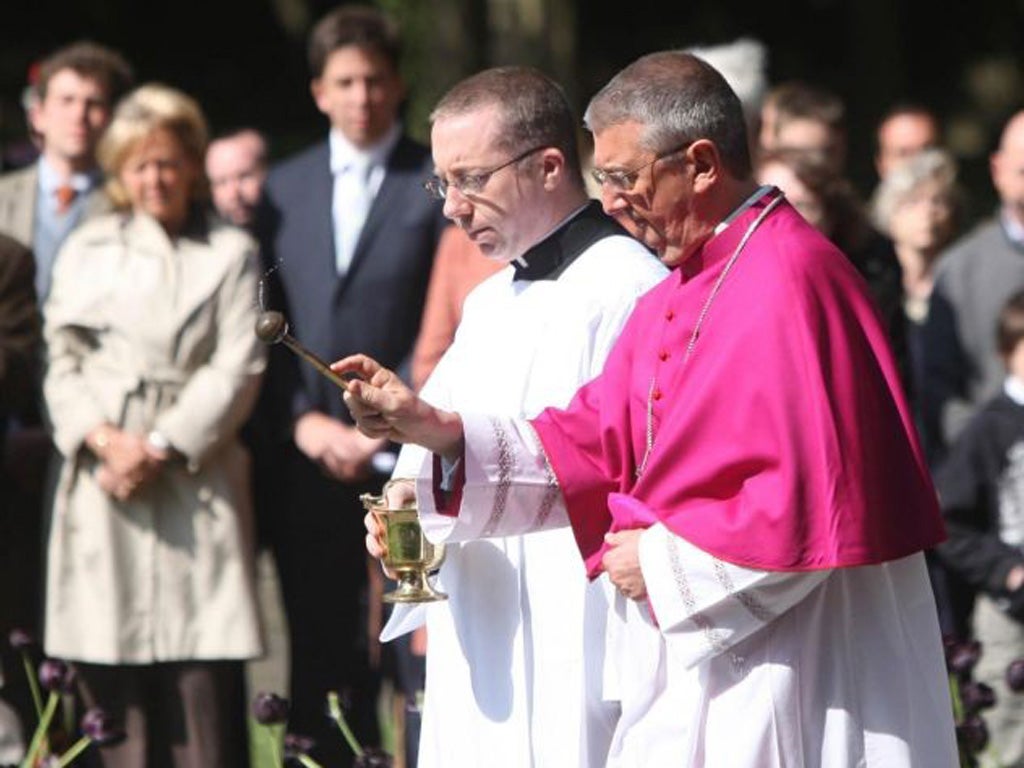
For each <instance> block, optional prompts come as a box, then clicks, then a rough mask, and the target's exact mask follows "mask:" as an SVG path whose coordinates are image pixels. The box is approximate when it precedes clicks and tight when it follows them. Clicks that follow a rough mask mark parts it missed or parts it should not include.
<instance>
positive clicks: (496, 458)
mask: <svg viewBox="0 0 1024 768" xmlns="http://www.w3.org/2000/svg"><path fill="white" fill-rule="evenodd" d="M461 416H462V425H463V430H464V432H465V438H466V439H465V444H466V449H465V453H464V455H463V458H462V467H461V469H460V474H464V481H463V482H461V483H459V485H458V487H457V488H456V489H455V491H454V493H453V496H454V497H455V499H456V501H455V502H454V503H452V504H450V508H448V507H445V508H439V507H438V503H437V502H438V501H439V500H440V499H439V496H440V491H439V488H438V486H439V481H440V471H439V464H440V461H439V460H437V459H436V457H434V456H432V455H428V456H426V457H425V458H424V462H426V463H425V464H424V466H423V468H422V471H421V472H420V475H419V480H418V481H417V487H416V498H417V502H418V504H419V510H420V520H421V522H422V524H423V532H424V533H425V534H426V536H427V538H428V539H430V540H431V541H433V542H435V543H440V542H444V541H470V540H473V539H482V538H489V537H493V536H517V535H520V534H524V533H529V532H531V531H543V530H549V529H552V528H563V527H565V526H567V525H568V524H569V518H568V515H567V514H566V511H565V502H564V501H563V499H562V492H561V490H560V489H559V487H558V483H557V481H556V479H555V474H554V472H553V471H552V470H551V467H550V466H549V465H548V461H547V458H546V457H545V456H544V451H543V449H542V448H541V444H540V440H539V439H538V438H537V435H536V433H535V432H534V431H533V428H532V427H531V426H530V424H529V422H528V421H526V420H525V419H513V418H507V417H499V416H480V415H477V414H472V413H463V414H461ZM435 461H436V462H437V463H436V464H434V466H433V468H432V467H431V466H430V464H432V463H434V462H435ZM432 470H433V471H432Z"/></svg>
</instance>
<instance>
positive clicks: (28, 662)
mask: <svg viewBox="0 0 1024 768" xmlns="http://www.w3.org/2000/svg"><path fill="white" fill-rule="evenodd" d="M21 663H22V664H23V665H24V667H25V677H27V678H28V687H29V690H30V691H32V703H33V704H35V705H36V718H37V719H38V718H40V717H42V716H43V695H42V694H41V693H40V692H39V678H37V677H36V672H35V670H34V669H32V659H30V658H29V657H28V651H22V652H21Z"/></svg>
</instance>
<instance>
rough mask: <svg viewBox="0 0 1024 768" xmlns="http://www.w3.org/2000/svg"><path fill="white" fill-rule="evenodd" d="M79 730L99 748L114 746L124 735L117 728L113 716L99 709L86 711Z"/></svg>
mask: <svg viewBox="0 0 1024 768" xmlns="http://www.w3.org/2000/svg"><path fill="white" fill-rule="evenodd" d="M81 728H82V733H83V734H85V735H86V736H88V737H89V738H90V739H92V741H93V742H95V743H96V744H99V745H100V746H101V747H102V746H106V745H108V744H116V743H117V742H119V741H121V740H122V739H123V738H124V735H125V734H124V731H122V730H121V729H120V728H118V727H117V724H116V723H115V721H114V718H113V716H112V715H111V714H110V713H109V712H106V711H105V710H102V709H100V708H99V707H93V708H91V709H89V710H87V711H86V713H85V715H84V716H83V717H82V722H81Z"/></svg>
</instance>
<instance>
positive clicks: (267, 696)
mask: <svg viewBox="0 0 1024 768" xmlns="http://www.w3.org/2000/svg"><path fill="white" fill-rule="evenodd" d="M288 709H289V706H288V699H285V698H282V697H281V696H278V695H277V694H276V693H257V694H256V698H254V699H253V700H252V716H253V717H255V718H256V722H258V723H262V724H263V725H275V724H277V723H284V722H287V721H288Z"/></svg>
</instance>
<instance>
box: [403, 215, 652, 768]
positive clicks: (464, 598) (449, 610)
mask: <svg viewBox="0 0 1024 768" xmlns="http://www.w3.org/2000/svg"><path fill="white" fill-rule="evenodd" d="M524 259H525V262H526V266H525V267H524V266H523V265H518V266H514V267H513V266H510V267H508V268H506V269H504V270H502V271H500V272H498V273H497V274H495V275H493V276H491V277H490V278H488V279H487V280H485V281H484V282H483V283H482V284H481V285H479V286H478V287H477V288H476V289H474V291H473V292H472V293H471V294H470V295H469V297H468V298H467V300H466V303H465V308H464V313H463V318H462V322H461V324H460V326H459V329H458V331H457V333H456V336H455V340H454V342H453V344H452V346H451V347H450V348H449V350H448V351H447V352H446V353H445V355H444V357H443V358H442V359H441V361H440V363H439V364H438V366H437V368H436V369H435V371H434V372H433V374H432V375H431V377H430V379H429V380H428V382H427V384H426V386H425V387H424V389H423V391H422V393H421V394H422V396H423V397H424V399H426V400H427V401H429V402H431V403H434V404H435V405H437V406H439V407H442V408H447V409H458V408H469V409H486V410H489V411H493V412H497V413H504V414H509V415H515V416H523V415H525V416H533V415H536V414H537V413H539V412H540V411H541V410H542V409H543V408H544V407H546V406H548V405H552V404H558V405H565V404H567V403H568V402H569V399H570V398H571V397H572V395H573V394H574V393H575V391H576V390H577V389H578V388H579V386H580V385H581V384H583V383H585V382H587V381H589V380H590V379H591V378H593V376H595V375H596V374H597V373H598V372H600V370H601V368H602V366H603V364H604V361H605V358H606V356H607V353H608V351H609V350H610V349H611V346H612V344H613V342H614V340H615V339H616V338H617V337H618V334H619V332H620V331H621V329H622V327H623V325H624V324H625V322H626V319H627V317H628V316H629V313H630V312H631V310H632V308H633V306H634V305H635V303H636V301H637V299H638V298H639V297H640V296H641V295H642V294H643V293H645V292H646V291H647V290H648V289H650V288H651V287H653V286H654V285H656V284H657V283H658V282H659V281H660V280H661V279H662V278H663V277H664V276H665V274H666V270H665V268H664V267H663V266H662V265H661V264H660V263H659V262H658V260H657V259H656V258H655V257H654V256H652V255H651V254H650V253H649V252H648V251H647V250H646V249H645V248H643V246H641V245H640V244H639V243H637V242H636V241H634V240H633V239H631V238H629V237H627V236H625V233H624V232H623V230H621V229H620V228H619V227H618V226H617V225H615V224H614V223H613V222H612V221H611V220H610V219H608V218H607V217H605V216H604V215H603V214H602V213H601V212H600V206H599V205H597V204H596V203H591V204H590V205H588V206H587V207H586V208H585V209H583V210H581V211H579V212H578V213H577V214H575V215H574V216H573V217H572V219H571V220H570V221H569V222H567V223H566V224H564V225H563V226H562V227H560V228H559V229H558V230H557V231H556V232H554V233H553V234H552V235H551V236H549V237H548V238H546V239H545V240H544V241H543V242H542V243H540V244H538V245H537V246H535V247H534V248H533V249H531V250H530V251H529V252H527V253H526V254H525V255H524ZM424 458H425V454H424V452H423V451H422V449H419V448H417V447H414V446H406V447H405V448H404V449H403V451H402V454H401V457H400V459H399V464H398V466H397V468H396V470H395V473H394V476H395V477H402V476H405V477H415V476H416V475H417V474H418V473H419V471H420V467H421V465H422V464H423V463H424ZM427 465H428V466H429V461H428V462H427ZM487 511H490V508H488V510H487ZM450 522H452V521H450V520H449V519H438V518H437V517H436V516H435V517H434V518H433V520H431V521H424V525H425V527H427V528H428V529H430V532H429V535H431V536H432V537H433V538H439V537H444V538H447V539H448V541H449V546H448V550H447V559H446V562H445V563H444V566H443V568H442V570H441V572H440V574H439V577H438V582H439V588H440V589H441V590H443V591H445V592H447V593H448V595H449V596H450V597H449V600H447V601H445V602H440V603H434V604H431V605H429V606H426V607H423V606H420V607H417V608H410V607H409V606H396V608H395V611H394V613H393V615H392V619H391V621H390V622H389V624H388V627H387V628H386V629H385V632H384V635H383V637H384V638H385V639H389V638H390V637H394V636H396V635H398V634H401V633H402V632H404V631H408V630H409V629H410V628H411V627H412V626H415V625H417V624H419V623H421V622H422V621H423V617H424V614H425V616H426V622H427V629H428V633H427V634H428V653H427V683H426V691H425V697H424V703H423V724H422V734H421V739H420V753H419V766H420V768H433V767H434V766H441V767H442V768H452V767H457V766H466V767H467V768H468V767H469V766H488V768H529V767H530V766H536V767H537V768H576V767H579V768H597V767H598V766H603V765H604V764H605V758H606V755H607V750H608V745H609V742H610V740H611V735H612V732H613V730H614V727H615V721H616V718H617V716H618V706H617V703H616V702H613V701H605V700H603V695H604V694H603V691H602V686H601V674H602V670H603V666H604V665H603V653H604V642H603V641H604V633H605V620H606V613H607V604H608V597H607V593H609V592H611V590H610V588H609V586H608V584H607V580H606V579H602V580H600V581H598V582H594V583H592V584H588V582H587V579H586V575H585V573H584V570H583V566H582V563H581V562H580V559H579V555H578V553H577V552H576V547H575V545H574V542H573V538H572V534H571V532H570V531H569V530H567V529H565V528H563V529H562V530H556V531H549V532H541V533H536V534H530V535H527V536H518V535H515V536H509V537H504V538H490V539H488V540H484V541H465V539H467V538H475V537H476V534H477V532H468V533H467V532H465V531H462V530H460V529H459V526H455V527H454V528H453V527H452V526H451V525H448V523H450ZM497 522H498V520H497V519H496V520H495V523H497ZM485 525H486V520H485ZM441 529H444V530H441ZM457 541H463V542H464V543H461V544H456V543H452V542H457ZM585 638H587V640H586V642H585Z"/></svg>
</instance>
